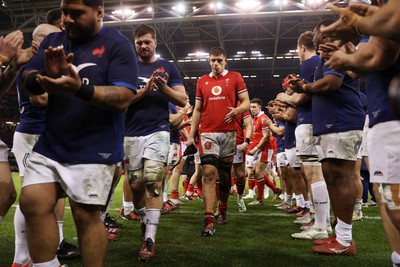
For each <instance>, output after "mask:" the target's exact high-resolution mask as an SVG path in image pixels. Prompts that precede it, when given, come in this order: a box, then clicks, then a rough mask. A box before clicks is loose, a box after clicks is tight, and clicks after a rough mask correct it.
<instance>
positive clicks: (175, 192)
mask: <svg viewBox="0 0 400 267" xmlns="http://www.w3.org/2000/svg"><path fill="white" fill-rule="evenodd" d="M171 198H172V199H178V198H179V191H178V190H171Z"/></svg>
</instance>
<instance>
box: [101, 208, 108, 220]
mask: <svg viewBox="0 0 400 267" xmlns="http://www.w3.org/2000/svg"><path fill="white" fill-rule="evenodd" d="M106 213H107V212H104V211H101V212H100V219H101V220H102V221H103V222H104V219H105V218H106Z"/></svg>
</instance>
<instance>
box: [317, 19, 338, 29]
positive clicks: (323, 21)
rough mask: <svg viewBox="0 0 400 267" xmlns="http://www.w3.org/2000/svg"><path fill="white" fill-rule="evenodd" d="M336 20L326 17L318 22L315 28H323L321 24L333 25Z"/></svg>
mask: <svg viewBox="0 0 400 267" xmlns="http://www.w3.org/2000/svg"><path fill="white" fill-rule="evenodd" d="M335 21H336V20H334V19H324V20H321V21H320V22H319V23H318V24H317V26H315V29H316V30H319V28H321V26H325V27H326V26H329V25H331V24H333V23H334V22H335Z"/></svg>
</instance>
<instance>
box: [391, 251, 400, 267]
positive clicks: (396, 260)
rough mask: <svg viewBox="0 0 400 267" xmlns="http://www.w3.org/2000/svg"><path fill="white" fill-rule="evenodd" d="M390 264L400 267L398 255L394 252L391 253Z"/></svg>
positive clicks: (399, 256)
mask: <svg viewBox="0 0 400 267" xmlns="http://www.w3.org/2000/svg"><path fill="white" fill-rule="evenodd" d="M392 263H393V266H400V254H399V253H397V252H396V251H393V252H392Z"/></svg>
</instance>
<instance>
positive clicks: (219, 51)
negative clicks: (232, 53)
mask: <svg viewBox="0 0 400 267" xmlns="http://www.w3.org/2000/svg"><path fill="white" fill-rule="evenodd" d="M208 55H209V56H211V55H213V56H219V55H223V56H225V57H226V51H225V50H224V49H223V48H222V47H212V48H211V49H210V52H208Z"/></svg>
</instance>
